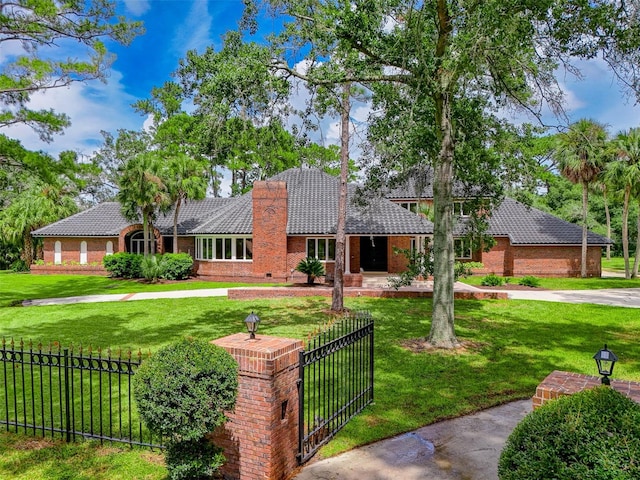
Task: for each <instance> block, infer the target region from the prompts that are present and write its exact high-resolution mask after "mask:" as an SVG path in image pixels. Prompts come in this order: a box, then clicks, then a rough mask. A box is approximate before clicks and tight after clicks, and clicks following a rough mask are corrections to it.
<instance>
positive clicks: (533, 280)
mask: <svg viewBox="0 0 640 480" xmlns="http://www.w3.org/2000/svg"><path fill="white" fill-rule="evenodd" d="M518 285H524V286H526V287H539V286H540V279H539V278H538V277H534V276H533V275H525V276H524V277H522V278H521V279H520V281H519V282H518Z"/></svg>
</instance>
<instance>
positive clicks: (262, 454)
mask: <svg viewBox="0 0 640 480" xmlns="http://www.w3.org/2000/svg"><path fill="white" fill-rule="evenodd" d="M212 343H213V344H215V345H218V346H220V347H222V348H224V349H225V350H227V351H228V352H229V353H230V354H231V355H232V356H233V357H234V358H235V359H236V361H237V362H238V367H239V368H238V371H239V378H238V400H237V402H236V408H235V411H234V412H233V413H230V414H228V416H229V421H228V422H227V423H226V424H225V425H224V426H223V427H221V428H219V429H217V430H216V431H215V432H214V434H213V441H214V443H215V444H216V445H219V446H220V447H223V448H224V454H225V457H226V458H227V463H226V464H225V465H224V466H223V467H222V473H223V474H224V475H225V478H229V479H242V480H254V479H256V480H257V479H260V480H283V479H286V478H287V476H288V475H289V474H290V473H291V472H292V471H293V470H295V469H296V467H297V466H298V463H297V459H296V454H297V451H298V392H297V385H296V381H297V379H298V366H299V358H298V357H299V352H300V350H302V348H303V344H302V341H301V340H292V339H290V338H278V337H270V336H266V335H256V338H255V339H253V340H250V339H249V335H248V334H246V333H237V334H235V335H230V336H228V337H224V338H220V339H217V340H214V341H212Z"/></svg>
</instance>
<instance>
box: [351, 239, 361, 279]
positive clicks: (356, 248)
mask: <svg viewBox="0 0 640 480" xmlns="http://www.w3.org/2000/svg"><path fill="white" fill-rule="evenodd" d="M349 254H350V255H351V263H350V265H349V267H350V268H349V270H350V271H351V273H357V274H359V273H360V237H349Z"/></svg>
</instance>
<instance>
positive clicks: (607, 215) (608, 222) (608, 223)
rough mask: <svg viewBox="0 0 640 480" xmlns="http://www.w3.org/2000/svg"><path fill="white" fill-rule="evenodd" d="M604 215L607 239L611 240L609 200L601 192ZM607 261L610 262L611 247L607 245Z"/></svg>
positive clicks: (605, 193)
mask: <svg viewBox="0 0 640 480" xmlns="http://www.w3.org/2000/svg"><path fill="white" fill-rule="evenodd" d="M603 200H604V215H605V217H606V219H607V238H609V239H610V238H611V213H610V212H609V199H608V198H607V192H606V190H605V191H604V192H603ZM607 260H611V245H607Z"/></svg>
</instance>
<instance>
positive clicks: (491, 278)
mask: <svg viewBox="0 0 640 480" xmlns="http://www.w3.org/2000/svg"><path fill="white" fill-rule="evenodd" d="M503 284H504V278H502V277H499V276H498V275H496V274H495V273H490V274H489V275H485V276H484V277H482V279H481V280H480V285H484V286H485V287H499V286H500V285H503Z"/></svg>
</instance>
